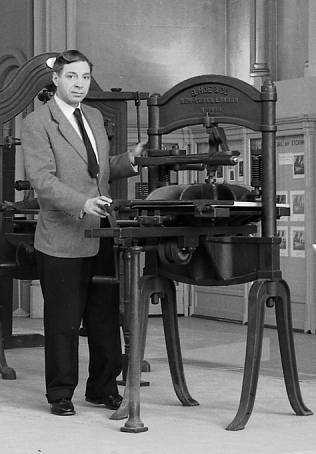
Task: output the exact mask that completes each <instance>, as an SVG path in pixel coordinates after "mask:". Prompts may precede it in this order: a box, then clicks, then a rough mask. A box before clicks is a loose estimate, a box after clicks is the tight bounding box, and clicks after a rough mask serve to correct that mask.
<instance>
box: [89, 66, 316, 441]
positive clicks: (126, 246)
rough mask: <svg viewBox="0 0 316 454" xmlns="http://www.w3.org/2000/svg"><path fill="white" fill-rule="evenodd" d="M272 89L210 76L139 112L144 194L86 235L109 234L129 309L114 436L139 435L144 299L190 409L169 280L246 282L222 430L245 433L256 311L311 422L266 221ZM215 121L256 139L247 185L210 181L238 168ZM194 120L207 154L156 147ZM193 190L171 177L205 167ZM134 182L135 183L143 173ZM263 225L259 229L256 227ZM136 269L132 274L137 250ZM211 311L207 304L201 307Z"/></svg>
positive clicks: (258, 332) (272, 185) (254, 372)
mask: <svg viewBox="0 0 316 454" xmlns="http://www.w3.org/2000/svg"><path fill="white" fill-rule="evenodd" d="M276 99H277V96H276V90H275V87H274V85H273V83H272V82H271V81H270V80H267V81H266V82H265V83H264V84H263V86H262V88H261V92H259V91H258V90H256V89H255V88H254V87H252V86H250V85H248V84H246V83H245V82H243V81H240V80H237V79H233V78H230V77H225V76H218V75H205V76H198V77H194V78H191V79H188V80H185V81H183V82H181V83H179V84H178V85H176V86H174V87H173V88H171V89H170V90H169V91H167V92H166V93H165V94H164V95H162V96H160V95H157V94H154V95H152V96H150V97H149V98H148V100H147V105H148V155H147V156H146V157H140V158H136V164H138V166H139V167H140V174H141V175H142V167H147V168H148V188H149V194H148V196H146V197H145V198H144V199H143V200H127V201H124V200H121V201H119V200H116V201H114V203H113V205H112V207H111V210H115V211H116V217H117V227H114V228H111V229H96V230H91V231H87V232H86V236H87V237H106V236H113V237H114V239H115V241H116V245H117V248H118V251H119V252H122V257H123V262H124V281H125V282H124V288H125V301H126V303H127V304H126V307H127V308H129V311H130V313H129V316H128V320H129V327H128V329H129V335H130V339H129V340H130V352H129V355H130V356H129V369H128V378H127V386H126V388H125V393H124V399H123V402H122V405H121V407H120V408H119V409H118V410H117V411H116V412H115V413H114V415H112V418H113V419H122V418H124V417H127V416H128V420H127V422H126V423H125V425H124V427H122V428H121V430H122V431H124V432H134V433H136V432H143V431H146V430H147V427H145V426H144V424H143V422H142V421H141V419H140V388H139V386H140V370H141V367H140V365H141V364H142V358H143V353H144V348H145V339H146V326H147V315H148V305H149V300H150V299H152V301H153V302H158V301H159V300H160V301H161V307H162V316H163V324H164V332H165V339H166V346H167V354H168V360H169V367H170V372H171V377H172V381H173V386H174V389H175V392H176V395H177V397H178V398H179V400H180V402H181V403H182V404H183V405H185V406H192V405H198V403H197V402H196V400H194V399H193V398H192V397H191V395H190V393H189V391H188V389H187V385H186V381H185V376H184V370H183V363H182V356H181V347H180V340H179V331H178V324H177V311H176V289H175V281H177V282H185V283H188V284H194V285H203V286H213V285H216V286H227V285H232V284H237V283H245V282H253V284H252V287H251V290H250V293H249V298H248V334H247V344H246V358H245V368H244V378H243V386H242V392H241V397H240V404H239V408H238V412H237V414H236V416H235V418H234V420H233V421H232V422H231V423H230V424H229V425H228V427H227V429H228V430H232V431H236V430H240V429H243V428H244V427H245V425H246V423H247V421H248V419H249V417H250V415H251V412H252V409H253V405H254V400H255V395H256V389H257V383H258V375H259V366H260V358H261V349H262V339H263V328H264V312H265V306H267V307H269V308H271V307H275V311H276V320H277V329H278V335H279V344H280V353H281V359H282V366H283V372H284V379H285V385H286V389H287V394H288V398H289V401H290V404H291V406H292V408H293V409H294V411H295V413H296V414H297V415H310V414H311V411H310V410H309V409H308V408H307V407H306V406H305V404H304V402H303V400H302V397H301V393H300V388H299V382H298V374H297V366H296V358H295V350H294V342H293V334H292V316H291V300H290V290H289V287H288V285H287V283H286V282H285V281H284V280H283V279H282V272H281V270H280V251H279V246H280V239H279V238H277V236H276V220H277V219H278V218H280V217H281V216H283V215H288V214H289V208H288V207H285V206H281V205H277V204H276V156H275V140H276V123H275V121H276V119H275V104H276ZM220 124H234V125H239V126H243V127H246V128H249V129H251V130H253V131H258V132H261V134H262V146H261V150H260V152H257V151H256V152H255V153H253V155H252V169H253V174H252V186H253V189H251V190H250V189H247V188H245V187H242V186H238V185H229V184H223V183H222V184H219V183H217V182H216V171H217V168H218V166H220V165H224V166H225V165H226V166H227V165H229V166H231V165H234V164H236V163H237V156H238V154H239V153H238V152H235V151H231V150H230V149H229V146H228V144H227V140H226V136H225V131H224V129H223V128H222V127H220V126H219V125H220ZM191 125H203V126H204V128H205V130H206V132H207V133H208V135H209V152H208V153H206V154H198V155H186V154H185V152H183V151H181V150H179V149H177V148H176V147H174V148H172V149H171V150H167V151H166V150H163V147H162V140H163V135H165V134H169V133H171V132H172V131H174V130H176V129H179V128H184V127H187V126H191ZM205 168H206V169H207V174H208V178H207V181H206V182H205V183H203V184H192V185H170V183H169V178H168V173H169V172H170V171H171V170H174V171H180V170H193V169H194V170H204V169H205ZM141 180H142V178H141ZM258 221H261V232H259V231H258V228H257V223H258ZM142 252H144V253H145V266H144V269H143V272H142V273H141V271H140V254H141V253H142ZM210 304H212V302H211V301H210Z"/></svg>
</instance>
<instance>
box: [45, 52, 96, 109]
mask: <svg viewBox="0 0 316 454" xmlns="http://www.w3.org/2000/svg"><path fill="white" fill-rule="evenodd" d="M53 82H54V84H55V85H56V87H57V90H56V94H57V96H58V97H59V98H60V99H62V100H63V101H64V102H66V103H67V104H69V105H70V106H73V107H77V106H78V104H79V102H81V101H82V100H83V99H84V98H85V97H86V95H87V93H88V91H89V87H90V82H91V71H90V66H89V65H88V63H87V62H86V61H78V62H73V63H69V64H67V65H65V66H64V67H63V70H62V72H61V73H60V75H58V74H57V73H54V75H53Z"/></svg>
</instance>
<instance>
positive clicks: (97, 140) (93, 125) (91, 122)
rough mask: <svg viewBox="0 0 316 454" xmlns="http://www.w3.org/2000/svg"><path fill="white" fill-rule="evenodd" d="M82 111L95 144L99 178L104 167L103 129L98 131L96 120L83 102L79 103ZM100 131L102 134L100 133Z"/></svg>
mask: <svg viewBox="0 0 316 454" xmlns="http://www.w3.org/2000/svg"><path fill="white" fill-rule="evenodd" d="M81 109H82V112H83V114H84V116H85V118H86V120H87V122H88V123H89V126H90V128H91V131H92V133H93V136H94V139H95V143H96V146H97V152H98V158H99V166H100V175H99V176H100V178H101V177H102V170H103V169H104V160H105V153H104V152H103V150H104V131H100V128H99V127H98V126H97V125H98V122H97V121H96V119H95V118H93V115H92V114H91V112H90V110H88V109H86V108H85V105H84V104H81ZM101 133H102V134H101Z"/></svg>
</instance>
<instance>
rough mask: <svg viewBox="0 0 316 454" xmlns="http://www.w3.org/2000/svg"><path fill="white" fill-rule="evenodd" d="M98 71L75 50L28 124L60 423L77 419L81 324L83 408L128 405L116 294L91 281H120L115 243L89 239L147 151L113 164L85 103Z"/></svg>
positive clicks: (49, 380) (97, 117) (26, 145)
mask: <svg viewBox="0 0 316 454" xmlns="http://www.w3.org/2000/svg"><path fill="white" fill-rule="evenodd" d="M91 71H92V64H91V62H90V61H89V60H88V59H87V57H85V56H84V55H83V54H81V53H80V52H78V51H75V50H70V51H66V52H63V53H61V54H60V55H58V56H57V58H56V60H55V63H54V66H53V83H54V85H55V87H56V93H55V95H54V97H53V98H52V99H51V100H50V101H49V102H48V103H47V104H45V105H43V106H42V107H40V108H39V109H36V110H35V111H34V112H33V113H31V114H30V115H28V116H27V118H26V119H25V121H24V124H23V127H22V136H21V141H22V149H23V153H24V159H25V168H26V172H27V175H28V178H29V180H30V182H31V185H32V187H33V188H34V190H35V192H36V194H37V197H38V202H39V205H40V212H39V216H38V221H37V226H36V232H35V249H36V254H37V260H38V269H39V277H40V282H41V287H42V292H43V296H44V331H45V380H46V397H47V400H48V402H49V403H50V411H51V413H53V414H55V415H61V416H67V415H74V414H75V409H74V406H73V403H72V396H73V393H74V390H75V388H76V386H77V384H78V345H79V328H80V323H81V320H82V319H83V320H84V324H85V327H86V330H87V336H88V345H89V356H90V357H89V378H88V381H87V384H86V401H88V402H91V403H93V404H96V405H104V406H105V407H107V408H110V409H113V410H115V409H117V408H118V407H119V405H120V403H121V401H122V397H121V396H120V395H119V393H118V389H117V384H116V378H117V376H118V375H119V374H120V372H121V344H120V330H119V295H118V291H117V287H116V286H114V287H115V288H116V290H114V291H112V292H111V291H109V290H108V287H107V286H102V285H97V284H92V276H93V275H96V274H98V275H100V274H103V275H104V274H107V275H108V274H113V269H112V268H113V257H112V255H113V247H112V240H107V239H104V240H101V242H100V240H99V239H97V238H94V239H90V238H85V236H84V232H85V230H87V229H92V228H99V227H100V221H101V222H102V223H103V224H102V225H104V226H109V222H108V212H107V211H106V207H107V206H108V205H110V204H111V202H112V200H111V198H110V197H109V181H111V180H115V179H118V178H124V177H128V176H132V175H135V170H134V167H133V163H134V157H136V156H139V155H140V154H141V153H142V151H143V150H144V149H145V148H146V144H145V143H140V144H138V145H136V146H135V147H134V148H133V149H132V150H131V151H128V152H126V153H123V154H121V155H118V156H114V157H109V142H108V138H107V135H106V132H105V129H104V123H103V118H102V115H101V113H100V112H99V111H98V110H97V109H94V108H91V107H89V106H87V105H84V104H82V101H83V99H84V98H85V96H86V95H87V93H88V90H89V86H90V81H91ZM78 108H79V109H80V112H78ZM75 109H76V111H75ZM75 115H79V117H80V116H81V117H82V119H80V118H79V119H77V116H76V117H75ZM81 121H83V126H82V124H81ZM87 135H88V137H89V139H87V137H86V136H87ZM88 142H89V143H88ZM89 153H90V154H89ZM91 162H92V167H91Z"/></svg>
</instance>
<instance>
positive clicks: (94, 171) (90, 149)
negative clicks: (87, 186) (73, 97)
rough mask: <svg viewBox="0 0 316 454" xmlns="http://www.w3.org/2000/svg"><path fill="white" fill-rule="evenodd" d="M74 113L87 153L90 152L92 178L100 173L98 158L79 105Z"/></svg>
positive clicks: (89, 166)
mask: <svg viewBox="0 0 316 454" xmlns="http://www.w3.org/2000/svg"><path fill="white" fill-rule="evenodd" d="M74 115H75V117H76V120H77V122H78V125H79V129H80V131H81V134H82V139H83V142H84V144H85V146H86V149H87V154H88V170H89V173H90V175H91V176H92V178H95V177H96V176H97V175H98V173H99V164H98V162H97V158H96V155H95V152H94V150H93V147H92V145H91V142H90V139H89V136H88V134H87V131H86V128H85V127H84V124H83V120H82V115H81V110H80V109H79V108H78V107H77V108H76V109H75V111H74Z"/></svg>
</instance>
